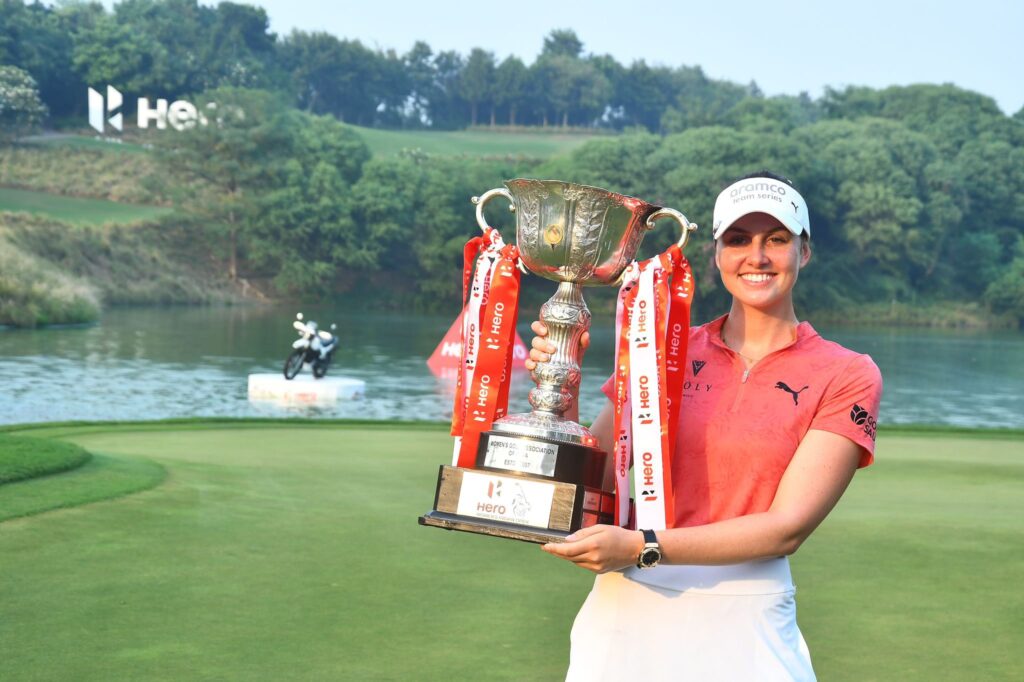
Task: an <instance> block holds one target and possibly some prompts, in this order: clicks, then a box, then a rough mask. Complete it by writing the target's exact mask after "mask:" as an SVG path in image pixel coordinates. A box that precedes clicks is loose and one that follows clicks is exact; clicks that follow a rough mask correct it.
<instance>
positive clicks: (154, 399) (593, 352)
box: [0, 307, 1024, 427]
mask: <svg viewBox="0 0 1024 682" xmlns="http://www.w3.org/2000/svg"><path fill="white" fill-rule="evenodd" d="M303 312H304V313H306V315H307V316H308V317H309V318H312V319H315V320H317V322H319V323H320V324H321V325H326V324H329V323H330V322H337V323H338V335H339V336H340V337H341V347H340V348H339V349H338V351H337V353H336V355H335V362H334V365H333V366H332V368H331V375H333V376H347V377H352V378H355V379H361V380H363V381H365V382H366V396H365V398H364V399H362V400H357V401H345V400H340V401H338V402H337V403H335V404H333V405H326V406H319V407H318V406H311V405H304V406H295V407H283V406H278V405H275V404H272V403H252V402H250V401H249V400H248V397H247V391H246V380H247V377H248V375H249V374H250V373H254V372H279V371H280V370H281V366H282V365H283V364H284V359H285V356H286V355H287V353H288V351H289V348H290V346H291V343H292V341H293V340H294V339H295V338H296V335H295V332H294V330H293V329H292V328H291V321H292V319H294V314H295V310H294V309H291V308H287V309H286V308H280V307H276V308H275V307H240V308H135V309H118V310H112V311H109V312H107V313H105V314H104V316H103V319H102V321H101V324H99V325H94V326H89V327H80V328H63V329H44V330H36V331H27V330H7V331H2V332H0V422H2V423H21V422H35V421H55V420H73V419H88V420H92V419H157V418H163V417H190V416H312V417H317V416H322V417H343V418H359V419H427V420H448V419H450V417H451V393H452V390H453V383H452V381H451V380H450V379H443V378H442V379H439V378H435V377H434V376H433V375H432V374H431V373H430V371H429V370H428V369H427V365H426V360H427V358H428V357H429V356H430V354H431V353H432V352H433V350H434V348H435V346H436V345H437V344H438V343H439V342H440V340H441V338H442V337H443V335H444V333H445V331H447V329H448V327H449V325H450V324H451V322H452V318H453V317H454V316H455V315H454V313H453V314H452V315H451V316H447V317H444V316H427V315H408V314H381V313H375V314H367V313H356V312H344V311H340V310H331V309H328V308H323V307H321V308H315V307H314V308H308V307H307V308H304V309H303ZM521 321H522V320H521ZM527 321H528V320H527ZM611 325H612V321H611V320H610V319H601V318H600V316H598V317H597V319H595V321H594V329H593V337H594V342H593V344H592V346H591V348H590V350H589V351H588V352H587V356H586V358H585V360H584V363H583V386H582V390H581V395H582V411H581V414H582V415H583V418H584V419H591V418H593V416H594V415H595V414H596V413H597V411H598V409H600V407H601V405H602V403H603V402H604V398H603V396H601V395H600V393H599V388H600V385H601V383H602V382H603V380H604V378H605V377H606V376H608V374H609V373H610V371H611V360H612V357H611V356H612V333H611ZM819 331H820V332H822V334H823V335H824V336H826V337H827V338H831V339H833V340H835V341H838V342H839V343H842V344H843V345H845V346H847V347H849V348H853V349H855V350H858V351H860V352H864V353H868V354H870V355H871V356H872V357H873V358H874V359H875V361H876V362H877V363H878V365H879V367H881V369H882V374H883V376H884V378H885V394H884V398H883V404H882V410H881V412H882V421H883V423H889V424H893V423H931V424H954V425H961V426H1012V427H1024V401H1022V400H1021V388H1022V387H1024V334H1021V333H1017V332H998V333H983V332H932V331H920V330H914V331H904V330H887V329H876V330H855V331H854V330H827V329H819ZM519 332H520V334H521V335H522V336H523V338H524V339H525V340H526V341H527V342H529V339H530V336H531V334H530V331H529V329H528V325H526V324H521V325H520V329H519ZM307 371H308V370H307ZM531 386H532V382H531V381H530V380H529V376H528V375H527V374H526V373H525V372H518V373H516V374H515V375H514V376H513V384H512V390H511V396H512V401H511V402H512V406H511V409H512V411H526V410H528V409H529V407H528V404H527V401H526V394H527V392H528V391H529V388H530V387H531Z"/></svg>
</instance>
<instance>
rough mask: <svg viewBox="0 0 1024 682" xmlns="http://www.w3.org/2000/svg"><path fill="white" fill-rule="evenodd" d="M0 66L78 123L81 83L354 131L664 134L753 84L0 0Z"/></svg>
mask: <svg viewBox="0 0 1024 682" xmlns="http://www.w3.org/2000/svg"><path fill="white" fill-rule="evenodd" d="M0 26H2V27H3V28H2V31H0V65H7V66H16V67H19V68H21V69H23V70H25V71H26V72H28V73H29V74H30V75H31V76H32V77H33V78H34V79H35V80H36V81H37V82H38V84H39V89H40V93H41V97H42V101H43V102H44V103H45V104H46V106H47V107H49V110H50V113H51V115H52V116H54V117H56V118H69V117H81V115H82V114H83V113H84V110H85V107H86V99H85V96H84V93H85V90H86V87H87V86H92V87H97V88H102V87H104V86H106V85H111V86H113V87H115V88H117V89H118V90H120V91H121V92H122V93H123V94H124V95H125V97H126V98H129V99H131V98H135V97H140V96H145V97H150V98H153V97H162V98H165V99H168V100H173V99H177V98H183V97H185V98H188V97H194V96H196V95H198V94H199V93H202V92H204V91H206V90H209V89H212V88H216V87H228V86H233V87H248V88H260V89H265V90H271V91H275V92H279V93H281V94H282V95H283V96H285V97H287V98H288V99H289V100H290V101H291V103H292V104H294V105H295V106H296V107H298V108H299V109H302V110H303V111H306V112H308V113H312V114H329V115H332V116H334V117H336V118H338V119H339V120H342V121H345V122H348V123H354V124H357V125H363V126H381V127H416V128H418V127H422V128H436V129H455V128H463V127H466V126H467V125H477V124H481V123H487V124H491V125H493V124H497V123H500V124H508V125H555V124H557V125H562V126H567V125H572V126H602V127H608V128H615V129H621V128H624V127H628V126H636V125H641V126H644V127H646V128H647V129H648V130H652V131H661V130H666V131H671V130H673V129H680V128H681V127H684V126H689V125H701V124H704V123H707V122H709V121H712V120H716V119H717V118H718V117H719V116H721V115H722V114H723V113H724V112H725V111H727V110H728V109H729V108H731V107H732V106H733V105H735V104H736V103H737V102H739V101H740V100H742V99H744V98H746V97H748V96H751V95H759V92H758V90H757V87H756V85H753V84H751V85H750V86H740V85H736V84H734V83H728V82H720V81H715V80H712V79H709V78H707V77H706V76H705V75H704V73H703V72H702V71H701V69H700V68H699V67H686V66H683V67H678V68H672V67H664V66H648V65H647V64H646V63H645V62H643V61H637V62H634V63H633V64H632V65H630V66H624V65H622V64H619V63H618V62H617V61H616V60H615V59H614V58H612V57H610V56H608V55H588V54H584V51H583V43H582V42H581V41H580V40H579V38H578V37H577V36H576V34H575V33H574V32H572V31H571V30H560V31H553V32H552V33H551V34H550V35H549V36H548V37H547V38H546V39H545V41H544V47H543V50H542V52H541V54H540V55H539V56H538V57H537V58H536V59H535V60H534V61H533V63H532V64H526V63H524V62H523V61H522V60H521V59H520V58H519V57H516V56H510V57H508V58H506V59H504V60H502V61H500V62H499V61H498V60H497V59H496V58H495V55H494V54H493V53H492V52H488V51H486V50H484V49H481V48H475V49H473V50H471V51H470V53H469V54H468V55H463V54H460V53H458V52H455V51H437V52H435V51H434V50H433V49H431V47H430V46H429V45H428V44H427V43H425V42H418V43H416V44H415V45H413V47H412V48H411V49H410V50H409V51H408V52H406V53H404V54H399V53H397V52H396V51H394V50H382V49H371V48H369V47H367V46H365V45H363V44H362V43H361V42H360V41H359V40H347V39H339V38H337V37H335V36H333V35H330V34H328V33H323V32H304V31H294V32H293V33H291V34H290V35H287V36H284V37H279V36H277V35H275V34H274V33H271V32H270V31H269V23H268V20H267V15H266V12H265V11H264V10H262V9H260V8H257V7H252V6H249V5H242V4H236V3H233V2H221V3H219V4H218V5H216V6H205V5H200V4H199V2H198V0H122V1H121V2H119V3H118V4H116V5H114V7H113V9H112V10H110V11H107V10H106V9H104V7H103V6H102V5H100V4H99V3H84V2H73V3H68V4H63V3H58V4H56V5H54V6H49V5H44V4H42V3H41V2H38V1H36V2H34V3H32V4H26V3H25V2H24V0H0Z"/></svg>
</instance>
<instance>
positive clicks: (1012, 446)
mask: <svg viewBox="0 0 1024 682" xmlns="http://www.w3.org/2000/svg"><path fill="white" fill-rule="evenodd" d="M25 433H26V435H32V436H35V437H41V436H43V437H45V436H53V437H60V438H63V439H66V440H69V441H71V442H74V443H77V444H79V445H82V446H83V447H85V448H86V449H87V450H89V451H90V452H92V453H93V455H94V456H95V457H100V458H110V459H111V460H118V461H122V462H129V463H131V462H134V463H146V464H149V465H152V466H156V467H161V468H162V469H163V470H165V471H166V477H165V478H163V479H162V481H163V482H162V483H160V484H159V485H157V486H156V487H153V488H151V489H149V490H145V491H143V492H138V493H135V494H131V495H128V496H125V497H121V498H119V499H115V500H110V501H105V502H96V503H93V504H88V505H84V506H79V507H76V508H72V509H61V510H55V511H50V512H46V513H42V514H37V515H33V516H26V517H24V518H18V519H13V520H9V521H4V522H2V523H0V575H2V576H3V579H2V580H0V604H3V612H2V613H3V617H2V618H0V655H2V657H3V673H2V674H0V677H2V678H3V679H4V680H7V679H10V680H28V679H40V680H43V679H45V680H121V679H124V680H128V679H132V680H445V681H455V680H557V679H561V677H562V675H563V674H564V669H565V665H566V663H567V653H568V651H567V650H568V634H569V628H570V626H571V622H572V617H573V615H574V614H575V610H576V608H577V607H578V605H579V604H580V603H581V602H582V600H583V598H584V597H585V595H586V593H587V591H588V589H589V584H590V582H591V580H590V576H589V574H586V573H585V572H583V571H580V570H578V569H575V568H574V567H572V566H570V565H568V564H565V563H563V562H560V561H557V560H555V559H553V558H552V557H549V556H547V555H545V554H543V553H542V552H541V551H540V549H539V548H537V547H536V546H533V545H528V544H522V543H517V542H512V541H507V540H498V539H493V538H485V537H480V536H474V535H468V534H462V533H450V532H444V531H440V530H437V529H428V528H423V527H420V526H418V525H417V523H416V518H417V516H418V515H419V514H422V513H423V512H425V511H426V510H427V509H428V508H429V507H430V505H431V502H432V500H433V489H434V483H435V481H436V474H437V466H438V464H440V463H442V462H443V461H444V460H445V459H446V457H447V453H449V452H450V449H451V445H450V438H449V436H448V435H447V433H446V429H445V428H444V427H441V426H433V425H400V424H381V425H379V426H372V425H346V424H336V423H335V424H331V423H316V422H297V423H295V424H287V423H265V424H261V423H246V422H240V423H237V424H230V423H228V424H225V423H211V424H208V425H204V424H171V423H169V424H154V425H134V426H133V425H125V426H117V425H97V426H82V427H73V426H72V427H59V428H53V429H51V430H49V431H47V429H45V428H44V429H38V428H33V429H31V430H29V431H26V432H25ZM66 475H69V474H58V475H55V476H52V477H48V478H42V479H36V480H34V481H30V482H29V483H34V484H35V485H37V486H39V487H38V491H42V490H44V488H45V487H46V486H47V484H48V483H55V482H57V481H58V480H59V479H60V477H61V476H66ZM80 475H81V474H80ZM13 485H20V486H22V488H20V489H19V490H20V491H21V492H18V493H14V492H12V489H11V488H9V487H6V486H0V512H2V510H3V507H4V504H5V502H7V503H9V502H10V499H12V498H10V497H9V498H8V499H7V500H5V496H13V495H33V494H35V493H32V492H31V489H30V488H29V487H28V486H27V484H26V483H21V484H13ZM794 574H795V578H796V581H797V585H798V587H799V599H798V604H799V614H800V623H801V627H802V629H803V631H804V635H805V637H806V639H807V641H808V644H809V646H810V648H811V654H812V658H813V660H814V664H815V668H816V670H817V672H818V676H819V678H820V679H822V680H829V681H832V680H849V681H854V680H857V681H866V680H918V679H919V680H971V679H985V680H1017V679H1021V678H1022V677H1024V663H1022V661H1021V656H1020V653H1019V650H1020V642H1021V641H1022V637H1024V622H1022V620H1021V618H1020V615H1019V614H1020V613H1021V612H1022V609H1024V596H1022V592H1021V590H1020V588H1019V577H1020V576H1021V575H1022V574H1024V445H1022V443H1021V442H1020V438H1019V436H1018V437H1016V438H1014V437H1011V436H1009V435H1007V436H1004V437H990V438H985V437H972V436H970V435H964V434H953V433H932V434H929V433H927V432H921V433H905V434H899V433H893V432H887V433H883V434H882V435H881V436H880V437H879V445H878V461H877V463H876V464H875V465H874V466H872V467H871V468H869V469H867V470H865V471H863V472H860V473H858V475H857V477H856V478H855V479H854V482H853V484H852V487H851V489H850V491H849V492H848V493H847V495H846V496H845V497H844V499H843V500H842V502H841V503H840V505H839V507H838V509H837V510H836V511H835V512H834V513H833V514H832V516H831V517H830V518H829V519H828V520H827V521H826V522H825V524H824V525H823V526H822V527H821V528H820V529H819V530H818V531H817V533H816V534H815V535H814V536H813V537H812V538H811V539H810V540H809V541H808V542H807V543H806V544H805V545H804V547H803V548H802V549H801V550H800V552H799V553H798V554H797V556H796V557H795V558H794Z"/></svg>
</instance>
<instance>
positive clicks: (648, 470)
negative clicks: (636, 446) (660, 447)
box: [640, 452, 658, 502]
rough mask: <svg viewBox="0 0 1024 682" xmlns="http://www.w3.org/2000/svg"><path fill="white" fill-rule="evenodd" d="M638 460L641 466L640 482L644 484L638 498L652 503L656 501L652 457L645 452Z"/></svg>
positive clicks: (656, 493) (656, 494) (656, 492)
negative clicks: (641, 477) (641, 476)
mask: <svg viewBox="0 0 1024 682" xmlns="http://www.w3.org/2000/svg"><path fill="white" fill-rule="evenodd" d="M640 459H641V464H642V466H643V470H642V471H643V479H642V482H643V484H644V489H643V490H642V491H641V492H640V496H641V497H642V498H644V500H645V501H647V502H653V501H654V500H657V499H658V491H657V489H656V488H655V482H654V455H652V454H651V453H649V452H645V453H644V454H643V455H642V456H641V458H640Z"/></svg>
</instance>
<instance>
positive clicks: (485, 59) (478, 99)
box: [458, 47, 495, 126]
mask: <svg viewBox="0 0 1024 682" xmlns="http://www.w3.org/2000/svg"><path fill="white" fill-rule="evenodd" d="M494 71H495V66H494V53H493V52H486V51H485V50H482V49H480V48H479V47H475V48H473V50H472V51H471V52H470V53H469V59H467V60H466V66H465V67H464V68H463V69H462V73H461V74H460V75H459V80H458V92H459V94H460V95H461V96H462V98H463V99H465V100H466V101H467V102H469V123H470V125H474V126H475V125H476V122H477V109H478V107H479V106H480V104H490V105H491V125H492V126H493V125H494V95H493V87H494Z"/></svg>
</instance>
